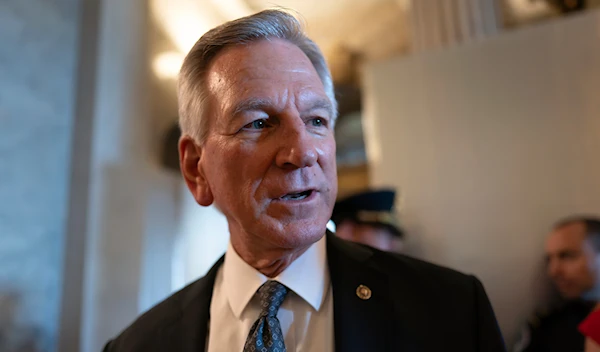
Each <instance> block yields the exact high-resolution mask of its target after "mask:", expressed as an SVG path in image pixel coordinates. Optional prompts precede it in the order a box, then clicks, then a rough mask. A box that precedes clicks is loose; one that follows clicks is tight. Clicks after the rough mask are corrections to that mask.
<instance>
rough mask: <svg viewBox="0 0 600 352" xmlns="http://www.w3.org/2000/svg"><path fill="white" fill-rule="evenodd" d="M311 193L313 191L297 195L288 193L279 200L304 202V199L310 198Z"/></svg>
mask: <svg viewBox="0 0 600 352" xmlns="http://www.w3.org/2000/svg"><path fill="white" fill-rule="evenodd" d="M313 193H314V190H312V189H309V190H306V191H302V192H297V193H288V194H286V195H284V196H282V197H280V198H279V199H281V200H285V201H299V200H304V199H306V198H308V197H310V196H311V195H312V194H313Z"/></svg>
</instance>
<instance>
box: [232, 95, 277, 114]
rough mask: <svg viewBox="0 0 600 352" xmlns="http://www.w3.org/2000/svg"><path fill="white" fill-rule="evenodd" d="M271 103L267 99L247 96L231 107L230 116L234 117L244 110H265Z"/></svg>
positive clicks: (270, 106) (271, 105)
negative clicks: (247, 97)
mask: <svg viewBox="0 0 600 352" xmlns="http://www.w3.org/2000/svg"><path fill="white" fill-rule="evenodd" d="M272 107H273V104H272V103H271V101H270V100H269V99H264V98H249V99H246V100H242V101H241V102H239V103H238V104H237V105H236V106H235V107H234V108H233V109H232V113H231V116H233V117H235V116H237V115H239V114H241V113H243V112H246V111H257V110H267V109H269V108H272Z"/></svg>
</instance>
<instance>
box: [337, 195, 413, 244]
mask: <svg viewBox="0 0 600 352" xmlns="http://www.w3.org/2000/svg"><path fill="white" fill-rule="evenodd" d="M395 197H396V192H395V191H393V190H369V191H365V192H361V193H357V194H353V195H351V196H348V197H346V198H344V199H341V200H340V201H338V202H337V203H336V204H335V207H334V208H333V214H332V215H331V220H332V221H333V222H334V223H335V234H336V235H337V236H338V237H340V238H343V239H345V240H348V241H353V242H357V243H362V244H366V245H368V246H371V247H374V248H377V249H380V250H382V251H389V252H401V251H402V247H403V240H404V231H403V230H402V228H401V227H400V225H399V222H398V218H397V216H396V214H395V211H394V199H395Z"/></svg>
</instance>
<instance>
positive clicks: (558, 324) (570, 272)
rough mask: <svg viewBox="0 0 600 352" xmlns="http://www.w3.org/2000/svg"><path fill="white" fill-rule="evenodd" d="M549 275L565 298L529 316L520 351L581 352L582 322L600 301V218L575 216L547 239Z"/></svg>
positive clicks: (553, 231)
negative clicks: (580, 327) (599, 259)
mask: <svg viewBox="0 0 600 352" xmlns="http://www.w3.org/2000/svg"><path fill="white" fill-rule="evenodd" d="M545 252H546V261H547V265H548V266H547V274H548V277H549V278H550V280H551V281H552V283H553V284H554V286H555V288H556V291H557V293H558V294H559V295H560V301H559V302H556V303H555V304H553V305H552V307H550V308H549V309H545V310H544V311H543V312H538V313H536V314H534V315H533V317H532V318H531V319H529V321H528V323H527V324H526V326H525V327H524V329H523V331H522V333H521V338H520V339H519V341H518V342H517V344H516V345H515V346H514V349H513V350H514V351H515V352H571V351H573V352H581V351H583V350H584V347H585V337H584V336H583V334H581V332H580V331H579V329H578V326H579V324H580V323H581V322H582V321H583V320H584V319H585V318H586V317H587V316H588V314H590V312H591V311H592V310H593V309H594V306H595V305H596V304H597V302H598V301H599V300H600V266H599V261H598V258H600V218H596V217H590V216H574V217H569V218H566V219H562V220H560V221H559V222H557V223H556V224H555V225H554V228H553V230H552V232H551V233H550V234H549V235H548V238H547V239H546V248H545Z"/></svg>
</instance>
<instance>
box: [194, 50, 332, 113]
mask: <svg viewBox="0 0 600 352" xmlns="http://www.w3.org/2000/svg"><path fill="white" fill-rule="evenodd" d="M206 82H207V86H208V91H209V94H212V95H213V96H214V98H216V99H217V100H220V101H221V102H220V103H221V104H225V105H227V104H231V103H232V102H233V101H235V100H237V99H243V98H248V97H255V96H273V97H276V96H278V95H281V94H285V93H288V94H289V93H291V92H290V91H293V92H292V93H298V96H299V97H304V98H306V99H310V98H311V97H312V96H323V95H325V90H324V88H323V84H322V82H321V80H320V78H319V76H318V74H317V72H316V70H315V68H314V67H313V65H312V63H311V62H310V60H309V59H308V57H307V56H306V55H305V54H304V53H303V52H302V50H300V48H298V47H297V46H296V45H294V44H292V43H290V42H287V41H285V40H281V39H272V40H260V41H257V42H253V43H250V44H245V45H235V46H232V47H229V48H226V49H224V50H223V51H222V52H220V53H219V54H218V55H217V57H216V58H215V59H214V60H213V62H212V64H211V66H210V67H209V70H208V72H207V80H206Z"/></svg>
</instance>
